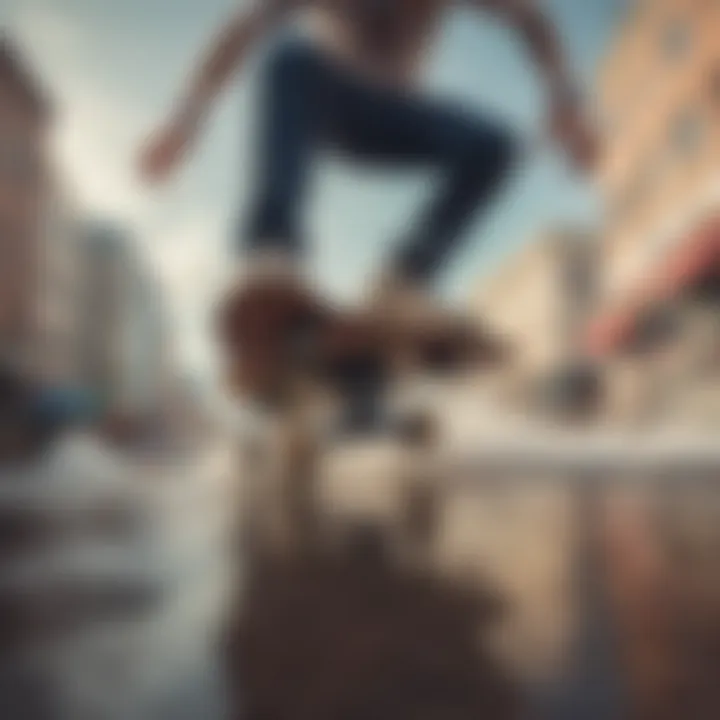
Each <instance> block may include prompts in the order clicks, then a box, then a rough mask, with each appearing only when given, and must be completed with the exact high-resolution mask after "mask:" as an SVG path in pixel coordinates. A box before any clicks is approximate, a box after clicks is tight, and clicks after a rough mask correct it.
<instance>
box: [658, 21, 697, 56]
mask: <svg viewBox="0 0 720 720" xmlns="http://www.w3.org/2000/svg"><path fill="white" fill-rule="evenodd" d="M690 40H691V38H690V28H689V26H688V24H687V23H686V22H683V21H679V20H677V19H675V20H671V21H670V22H669V23H668V24H667V25H666V26H665V28H664V30H663V33H662V37H661V44H662V53H663V56H664V57H665V58H667V59H668V60H672V61H676V60H680V59H682V58H683V57H684V56H685V55H686V54H687V52H688V51H689V50H690V44H691V43H690Z"/></svg>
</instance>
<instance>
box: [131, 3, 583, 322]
mask: <svg viewBox="0 0 720 720" xmlns="http://www.w3.org/2000/svg"><path fill="white" fill-rule="evenodd" d="M461 1H462V0H461ZM456 2H457V0H456ZM464 2H465V4H467V5H469V6H471V7H473V8H475V9H477V10H478V11H491V12H493V13H495V14H496V15H498V16H499V17H501V18H502V19H504V20H506V21H507V22H508V23H510V24H511V25H512V26H513V27H514V28H516V29H517V31H518V33H519V34H520V35H521V36H522V38H523V39H524V40H525V41H526V43H527V45H528V48H529V50H530V53H531V56H532V58H533V60H534V61H535V64H536V65H537V67H538V68H539V71H540V75H541V76H542V79H543V81H544V84H545V86H546V88H547V94H548V97H549V116H550V131H551V134H552V135H553V137H554V138H555V139H556V140H557V141H558V142H559V143H560V144H561V145H562V146H563V147H564V149H565V150H566V151H567V153H568V155H569V156H570V159H571V160H572V161H573V162H574V163H575V164H576V165H578V166H580V167H581V168H582V167H584V166H585V165H586V164H587V163H589V162H590V160H591V156H592V151H593V138H592V133H591V131H590V129H589V126H588V124H587V122H586V119H585V116H584V111H583V107H582V104H581V102H580V99H579V95H578V93H577V91H576V88H575V85H574V83H573V80H572V77H571V72H570V70H569V68H568V66H567V64H566V62H565V60H564V58H563V55H562V52H561V49H560V47H559V43H558V41H557V39H556V36H555V33H554V30H553V27H552V24H551V23H550V22H549V20H548V18H547V17H546V16H545V14H544V13H543V11H542V10H541V9H540V8H539V7H538V6H537V5H536V4H535V3H534V2H533V1H532V0H464ZM253 3H254V4H253V5H252V7H249V8H243V9H242V10H241V11H239V12H238V13H237V14H236V15H235V16H234V17H233V18H231V19H230V20H229V21H228V22H227V23H226V25H225V28H224V29H223V31H222V32H221V34H220V35H219V37H218V38H217V39H216V40H215V41H214V43H213V45H212V47H211V48H210V50H209V52H208V53H207V55H206V56H205V58H204V60H203V61H202V63H201V64H200V67H199V69H198V71H197V72H196V73H195V74H194V76H193V78H192V81H191V83H190V86H189V88H188V90H187V92H186V93H185V95H184V96H183V98H182V99H181V101H180V102H179V104H178V105H177V107H176V108H175V110H174V112H173V114H172V116H171V118H170V120H169V122H168V123H167V124H166V125H165V126H164V127H163V128H162V129H161V130H160V131H159V132H158V133H157V134H155V135H154V136H153V137H152V138H151V140H150V142H149V143H148V144H147V145H146V147H145V148H144V149H143V152H142V155H141V169H142V172H143V174H144V176H145V178H146V179H147V180H148V181H160V180H163V179H165V178H166V177H167V176H168V175H169V174H170V172H171V171H172V170H173V169H174V168H175V167H176V166H177V165H178V163H179V161H180V160H181V159H182V158H183V157H184V156H185V155H186V153H187V152H188V150H189V149H190V147H191V145H192V144H193V142H194V141H195V140H196V138H197V137H198V135H199V132H200V130H201V128H202V126H203V123H204V121H205V119H206V118H207V115H208V112H209V110H210V107H211V105H212V101H213V100H214V99H215V98H216V96H217V95H218V94H219V93H220V91H221V90H222V89H223V88H224V87H225V86H226V84H227V82H228V80H229V79H230V77H231V76H232V75H233V73H234V72H235V71H236V70H237V69H238V68H239V66H240V65H241V64H242V62H243V60H244V59H245V57H246V55H247V54H248V52H249V51H250V49H251V48H252V47H253V46H254V44H255V43H256V42H257V41H258V40H260V39H261V38H262V37H264V36H268V35H269V34H270V33H271V32H274V31H275V30H276V29H278V28H280V27H281V26H283V25H285V24H286V23H287V24H288V25H291V27H292V31H291V32H289V33H286V34H285V33H284V34H282V38H281V39H280V40H279V41H278V42H277V43H276V44H275V45H274V46H273V47H272V48H271V51H270V52H269V53H268V55H267V58H266V60H265V62H264V67H263V70H262V79H261V88H262V102H261V103H260V107H259V110H260V118H259V119H260V122H259V123H258V127H259V128H260V134H261V137H260V138H258V142H257V147H258V150H259V158H258V160H259V162H258V165H259V168H258V172H259V174H258V175H257V178H256V182H255V187H256V188H257V193H256V195H255V197H254V198H253V200H252V205H251V207H250V208H249V211H248V213H247V215H246V219H247V221H246V222H245V223H244V231H243V233H242V238H241V245H242V247H243V252H244V254H245V256H246V257H245V258H244V261H243V263H242V267H243V271H244V273H245V274H246V278H245V280H244V282H243V283H242V284H241V285H240V286H239V287H244V288H247V283H248V282H250V283H252V281H253V279H256V280H257V281H258V282H259V283H261V284H267V283H268V282H270V281H271V280H272V282H277V283H280V284H283V283H286V284H288V285H289V286H293V287H294V286H295V285H296V284H297V285H300V286H302V266H303V262H304V256H305V250H306V247H305V239H304V237H303V229H302V226H301V215H302V211H303V208H304V205H305V202H306V192H305V191H306V187H307V184H306V180H307V177H308V173H309V170H310V167H311V164H312V163H313V161H314V160H315V159H316V157H317V156H318V151H319V150H320V149H324V148H331V149H334V150H339V151H341V152H343V153H345V154H346V155H348V156H349V157H350V158H352V159H358V160H361V161H364V162H367V161H370V162H376V163H379V164H382V165H383V166H389V167H396V166H405V167H406V166H408V165H410V166H419V167H422V168H425V167H430V168H432V169H437V170H440V171H441V172H442V177H443V181H442V183H441V184H440V185H439V187H438V188H437V191H436V194H435V197H434V198H432V199H431V200H430V202H429V204H428V205H427V207H425V208H424V209H422V210H421V211H420V212H419V213H418V214H417V216H416V217H415V218H414V220H413V222H412V224H411V225H409V228H408V231H407V232H406V233H405V234H404V236H403V237H400V238H398V239H397V242H396V244H395V245H394V246H393V249H392V255H391V258H392V259H391V262H390V263H389V269H388V271H387V272H386V273H384V274H383V277H382V279H381V280H380V282H378V283H377V285H376V286H375V290H374V292H373V302H374V303H376V304H377V307H379V308H380V309H381V311H382V315H383V317H384V318H387V319H390V320H392V319H393V318H395V319H397V320H398V321H403V322H404V321H406V320H407V318H408V317H409V316H410V315H411V314H415V315H417V314H419V315H420V316H422V315H423V314H424V313H426V312H432V311H433V309H434V307H435V304H434V302H433V301H432V299H431V298H432V294H431V293H430V292H428V290H429V288H430V287H431V284H432V282H433V280H434V279H435V278H436V276H437V274H438V272H439V271H440V270H441V268H442V267H443V265H444V264H445V263H446V262H447V260H448V258H449V257H450V255H451V254H452V253H453V252H454V251H455V250H457V248H458V245H459V241H460V240H461V238H462V237H463V236H464V234H465V231H466V229H467V226H468V224H469V222H470V221H471V219H472V218H473V216H474V215H475V213H476V211H478V210H482V209H484V208H485V207H486V206H487V204H488V202H489V201H490V199H491V198H492V196H493V195H495V194H496V193H497V192H498V190H499V189H500V186H501V184H502V181H503V179H504V178H505V177H506V176H507V175H508V172H509V170H510V169H511V167H512V166H513V163H514V161H515V160H516V159H517V155H518V149H519V142H518V141H517V139H516V138H515V137H514V134H513V132H512V131H511V130H510V129H509V128H508V127H507V126H506V125H504V124H503V123H501V122H498V121H496V120H494V119H492V118H490V117H488V116H485V115H483V114H472V113H471V112H470V111H468V110H466V109H464V108H461V107H455V106H453V105H452V104H448V103H445V102H441V101H439V100H436V99H434V98H432V97H427V96H426V95H424V94H423V93H422V92H421V90H419V89H418V85H417V80H418V76H419V71H420V69H421V68H420V64H421V60H422V57H423V54H424V51H425V50H426V47H427V45H428V44H429V41H430V39H431V38H432V37H433V35H434V34H435V33H436V30H437V28H438V26H439V24H440V21H441V20H442V17H443V15H444V13H445V11H446V10H448V9H449V7H450V5H451V3H450V0H253ZM478 71H479V72H483V71H486V69H485V68H482V67H480V68H478Z"/></svg>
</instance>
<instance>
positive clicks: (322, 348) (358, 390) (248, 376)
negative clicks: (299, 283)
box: [218, 284, 507, 430]
mask: <svg viewBox="0 0 720 720" xmlns="http://www.w3.org/2000/svg"><path fill="white" fill-rule="evenodd" d="M218 330H219V333H220V340H221V343H222V345H223V348H224V351H225V356H226V363H227V378H228V382H229V386H230V390H231V392H232V393H234V394H235V395H238V396H240V397H245V398H251V399H253V400H255V401H259V402H260V403H261V404H263V405H265V406H270V407H274V408H276V409H279V408H282V407H284V406H287V405H288V404H291V403H292V402H294V401H296V399H297V398H296V393H297V390H298V388H299V387H300V386H302V387H304V388H305V389H307V388H308V387H314V388H316V389H317V390H318V391H320V390H322V391H324V392H326V393H327V392H329V393H331V394H332V396H333V397H334V398H335V399H336V400H337V401H338V403H339V405H340V406H341V408H342V409H343V410H344V412H343V413H342V415H343V418H344V421H343V422H341V424H343V425H346V426H347V428H348V429H351V430H352V429H353V428H358V429H359V428H365V429H367V428H371V427H374V426H378V425H380V424H381V418H382V405H383V400H384V398H385V397H386V396H387V393H388V391H389V389H390V388H391V386H392V384H393V382H394V381H395V380H396V379H398V378H399V377H403V376H404V375H407V374H408V373H411V372H418V373H424V374H426V375H432V376H436V375H448V374H449V375H452V374H455V373H458V372H461V371H463V369H467V368H471V367H473V368H478V367H485V366H487V365H488V364H495V363H498V362H501V361H502V360H503V359H504V358H505V357H506V356H507V348H505V347H503V346H502V344H501V343H500V342H499V341H498V340H497V339H495V338H493V337H492V336H491V335H490V333H488V332H487V331H486V330H485V329H483V328H478V327H477V324H475V323H471V322H470V321H468V320H466V319H464V318H461V317H459V316H458V317H449V318H447V319H443V321H442V322H438V321H435V322H432V323H430V322H428V323H427V324H425V325H423V324H417V323H416V324H414V325H413V326H410V325H408V326H406V327H405V326H398V325H397V324H393V325H391V324H390V323H388V322H387V320H386V319H385V318H382V317H379V316H378V314H377V312H375V313H371V312H370V311H366V310H362V309H360V310H347V309H341V308H336V307H332V306H331V305H330V304H329V303H327V302H324V301H323V300H322V299H321V298H320V297H318V296H317V295H314V294H312V293H311V292H309V291H307V290H306V289H304V288H300V287H288V286H280V285H270V284H263V285H255V286H252V287H246V288H244V289H241V290H240V291H238V292H235V293H234V294H233V295H231V296H230V297H229V298H228V300H227V302H226V303H225V304H224V305H223V307H222V308H221V313H220V315H219V327H218Z"/></svg>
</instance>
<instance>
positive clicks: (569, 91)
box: [550, 77, 580, 110]
mask: <svg viewBox="0 0 720 720" xmlns="http://www.w3.org/2000/svg"><path fill="white" fill-rule="evenodd" d="M550 100H551V103H552V106H553V107H554V108H559V109H561V110H569V109H573V108H578V107H579V106H580V92H579V90H578V89H577V87H576V85H575V83H573V82H571V81H570V80H569V79H568V78H566V77H558V78H556V79H554V81H553V82H552V83H551V85H550Z"/></svg>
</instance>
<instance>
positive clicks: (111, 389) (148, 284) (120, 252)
mask: <svg viewBox="0 0 720 720" xmlns="http://www.w3.org/2000/svg"><path fill="white" fill-rule="evenodd" d="M82 245H83V249H82V266H83V270H82V278H83V279H82V297H83V308H84V310H83V317H82V321H81V323H82V332H81V350H80V352H81V356H82V364H83V368H84V372H83V376H84V378H85V383H86V385H87V387H88V388H89V389H90V390H91V391H92V392H93V394H94V395H95V397H96V398H97V401H98V403H99V404H100V406H101V407H103V408H104V409H105V410H106V411H107V412H109V413H112V414H117V415H121V416H124V417H139V416H141V417H148V416H151V415H153V414H155V413H156V412H157V411H158V410H159V408H160V406H161V405H162V403H163V397H164V393H165V385H166V382H167V378H168V376H169V373H170V349H169V333H168V326H167V322H166V314H165V311H164V308H163V304H162V298H161V293H160V290H159V286H158V284H157V281H156V280H155V279H154V278H153V277H152V275H151V274H150V273H149V271H148V269H147V267H146V266H145V265H144V264H143V263H142V262H141V259H140V258H139V256H138V253H137V252H136V250H135V248H134V246H133V241H132V237H131V235H130V234H129V233H128V232H127V231H126V230H125V229H124V228H122V227H119V226H116V225H113V224H109V223H93V224H88V225H87V226H86V228H85V230H84V232H83V242H82Z"/></svg>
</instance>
